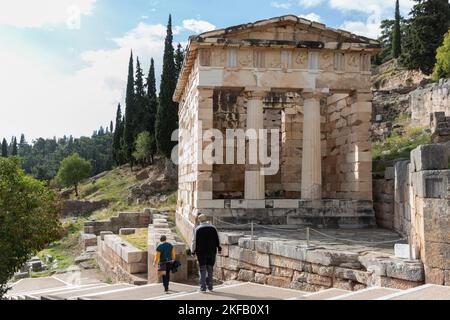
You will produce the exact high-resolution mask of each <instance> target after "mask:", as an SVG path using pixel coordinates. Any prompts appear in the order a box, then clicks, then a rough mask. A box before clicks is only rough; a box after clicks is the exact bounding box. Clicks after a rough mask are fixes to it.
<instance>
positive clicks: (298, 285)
mask: <svg viewBox="0 0 450 320" xmlns="http://www.w3.org/2000/svg"><path fill="white" fill-rule="evenodd" d="M290 288H291V289H294V290H300V291H306V292H317V291H321V290H326V289H329V288H328V287H323V286H319V285H315V284H310V283H306V282H298V281H292V282H291V285H290Z"/></svg>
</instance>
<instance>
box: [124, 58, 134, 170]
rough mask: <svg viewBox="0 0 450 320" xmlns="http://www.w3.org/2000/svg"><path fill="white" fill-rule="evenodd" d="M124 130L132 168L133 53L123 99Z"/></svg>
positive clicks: (127, 152) (127, 159)
mask: <svg viewBox="0 0 450 320" xmlns="http://www.w3.org/2000/svg"><path fill="white" fill-rule="evenodd" d="M125 104H126V108H125V128H124V133H123V140H124V144H125V145H124V148H125V157H126V161H130V163H131V166H133V156H132V154H133V144H134V131H135V129H134V116H135V115H136V110H135V95H134V67H133V52H131V56H130V62H129V64H128V81H127V93H126V97H125Z"/></svg>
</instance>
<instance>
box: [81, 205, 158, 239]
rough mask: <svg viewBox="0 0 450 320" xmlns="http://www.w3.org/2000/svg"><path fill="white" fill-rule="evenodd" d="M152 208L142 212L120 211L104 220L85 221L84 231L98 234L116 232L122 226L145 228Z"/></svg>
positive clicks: (149, 220) (150, 221)
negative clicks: (115, 215)
mask: <svg viewBox="0 0 450 320" xmlns="http://www.w3.org/2000/svg"><path fill="white" fill-rule="evenodd" d="M151 217H152V210H150V209H147V210H145V211H144V212H122V213H119V215H118V216H117V217H112V218H111V219H109V220H106V221H86V222H85V223H84V233H88V234H95V235H96V236H98V235H100V232H102V231H110V232H113V233H114V234H118V233H119V230H120V229H122V228H137V229H139V228H147V227H148V225H149V224H151V223H152V219H151Z"/></svg>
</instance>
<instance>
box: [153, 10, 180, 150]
mask: <svg viewBox="0 0 450 320" xmlns="http://www.w3.org/2000/svg"><path fill="white" fill-rule="evenodd" d="M172 42H173V34H172V16H169V22H168V24H167V35H166V39H165V45H164V59H163V71H162V75H161V87H160V91H159V106H158V112H157V115H156V126H155V127H156V128H155V130H156V143H157V146H158V150H159V151H160V152H161V153H162V154H163V155H164V156H166V157H167V158H170V156H171V153H172V149H173V147H175V145H176V142H174V141H171V138H172V133H173V132H174V131H175V130H176V129H177V128H178V104H177V103H175V102H174V101H173V99H172V97H173V94H174V92H175V87H176V68H175V60H174V48H173V45H172Z"/></svg>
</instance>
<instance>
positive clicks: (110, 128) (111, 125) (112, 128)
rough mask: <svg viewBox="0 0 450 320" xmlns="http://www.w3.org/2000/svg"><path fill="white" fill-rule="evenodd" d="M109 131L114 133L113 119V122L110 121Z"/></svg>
mask: <svg viewBox="0 0 450 320" xmlns="http://www.w3.org/2000/svg"><path fill="white" fill-rule="evenodd" d="M109 132H110V133H113V132H114V124H113V122H112V120H111V122H110V123H109Z"/></svg>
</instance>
